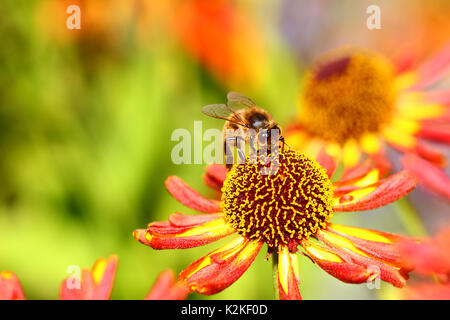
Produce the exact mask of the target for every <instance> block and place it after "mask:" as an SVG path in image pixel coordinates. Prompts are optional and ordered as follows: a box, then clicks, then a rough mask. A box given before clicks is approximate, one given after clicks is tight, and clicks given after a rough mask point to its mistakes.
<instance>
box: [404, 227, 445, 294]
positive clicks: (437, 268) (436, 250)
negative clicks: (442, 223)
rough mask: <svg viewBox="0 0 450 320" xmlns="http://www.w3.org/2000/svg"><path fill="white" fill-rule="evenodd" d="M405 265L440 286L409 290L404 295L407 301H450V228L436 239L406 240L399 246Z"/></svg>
mask: <svg viewBox="0 0 450 320" xmlns="http://www.w3.org/2000/svg"><path fill="white" fill-rule="evenodd" d="M397 245H398V248H399V251H400V252H401V254H402V257H403V260H404V262H405V264H407V265H409V266H410V267H412V268H415V271H417V272H418V273H419V274H422V275H433V276H436V277H437V280H438V283H421V284H418V285H411V286H408V287H407V288H406V289H405V291H404V292H403V296H404V297H406V298H407V299H413V300H416V299H421V300H423V299H433V300H436V299H440V300H443V299H445V300H449V299H450V228H449V227H447V228H446V229H445V230H443V231H442V232H441V233H439V234H438V235H437V236H436V237H434V238H425V239H414V240H411V239H404V240H403V241H400V242H399V243H398V244H397Z"/></svg>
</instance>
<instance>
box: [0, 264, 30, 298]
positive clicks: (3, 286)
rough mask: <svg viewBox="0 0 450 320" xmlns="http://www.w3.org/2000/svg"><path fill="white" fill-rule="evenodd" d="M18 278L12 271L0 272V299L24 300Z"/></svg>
mask: <svg viewBox="0 0 450 320" xmlns="http://www.w3.org/2000/svg"><path fill="white" fill-rule="evenodd" d="M24 299H25V296H24V295H23V291H22V286H21V285H20V282H19V279H17V276H16V275H15V274H14V273H12V272H7V271H2V272H0V300H24Z"/></svg>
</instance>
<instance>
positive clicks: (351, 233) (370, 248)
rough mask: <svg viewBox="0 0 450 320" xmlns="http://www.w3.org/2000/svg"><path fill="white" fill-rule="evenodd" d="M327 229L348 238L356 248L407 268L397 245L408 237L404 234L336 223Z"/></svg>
mask: <svg viewBox="0 0 450 320" xmlns="http://www.w3.org/2000/svg"><path fill="white" fill-rule="evenodd" d="M327 230H328V231H330V232H332V233H335V234H337V235H340V236H342V237H344V238H347V239H348V240H350V241H351V243H352V244H353V246H354V247H355V248H357V249H358V250H361V251H363V252H364V253H366V254H367V255H369V256H371V257H373V258H375V259H378V260H382V261H385V262H387V263H389V264H391V265H395V266H398V267H402V268H405V265H404V263H403V259H402V257H401V254H400V251H399V250H398V248H397V247H396V245H395V244H396V243H397V242H399V241H404V240H405V239H407V238H406V237H404V236H401V235H396V234H392V233H387V232H381V231H377V230H370V229H364V228H357V227H350V226H344V225H340V224H334V223H330V224H329V225H328V228H327Z"/></svg>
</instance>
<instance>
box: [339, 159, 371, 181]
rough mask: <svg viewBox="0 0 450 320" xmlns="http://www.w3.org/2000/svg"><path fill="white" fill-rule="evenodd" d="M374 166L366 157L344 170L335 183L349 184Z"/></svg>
mask: <svg viewBox="0 0 450 320" xmlns="http://www.w3.org/2000/svg"><path fill="white" fill-rule="evenodd" d="M373 168H374V163H373V162H372V161H371V160H370V159H367V160H365V161H364V162H361V163H360V164H358V165H357V166H355V167H352V168H350V169H347V170H345V172H344V173H343V174H342V177H341V178H340V179H339V181H338V182H336V183H335V184H336V185H349V184H351V183H352V182H355V181H356V180H358V179H360V178H362V177H364V176H365V175H367V174H368V173H369V172H370V171H371V170H372V169H373Z"/></svg>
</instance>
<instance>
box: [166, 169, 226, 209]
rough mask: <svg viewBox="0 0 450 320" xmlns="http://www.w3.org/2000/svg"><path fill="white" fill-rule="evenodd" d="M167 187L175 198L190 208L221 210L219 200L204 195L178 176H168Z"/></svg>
mask: <svg viewBox="0 0 450 320" xmlns="http://www.w3.org/2000/svg"><path fill="white" fill-rule="evenodd" d="M166 188H167V190H168V191H169V192H170V194H171V195H172V196H173V197H174V198H175V199H177V200H178V201H179V202H180V203H182V204H184V205H185V206H187V207H189V208H192V209H194V210H197V211H200V212H206V213H215V212H221V209H220V206H219V201H215V200H210V199H207V198H205V197H203V196H202V195H201V194H200V193H198V192H197V191H195V190H194V189H192V188H191V187H189V186H188V185H187V184H186V183H185V182H184V181H183V180H182V179H180V178H178V177H175V176H170V177H169V178H167V180H166Z"/></svg>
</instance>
